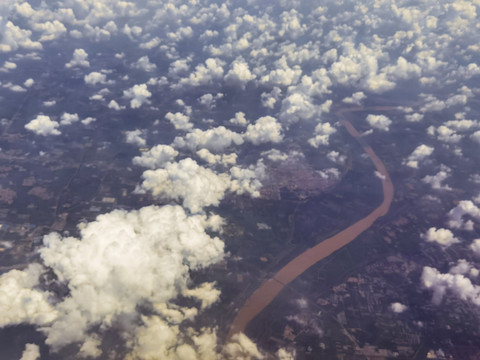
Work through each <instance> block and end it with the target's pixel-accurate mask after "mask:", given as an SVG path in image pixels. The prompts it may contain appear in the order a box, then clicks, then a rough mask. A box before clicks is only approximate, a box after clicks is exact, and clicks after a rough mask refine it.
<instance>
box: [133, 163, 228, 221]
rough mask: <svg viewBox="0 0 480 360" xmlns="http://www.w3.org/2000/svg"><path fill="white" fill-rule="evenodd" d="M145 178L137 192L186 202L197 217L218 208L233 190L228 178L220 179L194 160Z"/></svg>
mask: <svg viewBox="0 0 480 360" xmlns="http://www.w3.org/2000/svg"><path fill="white" fill-rule="evenodd" d="M142 177H143V182H142V183H141V185H140V186H139V187H137V190H136V191H137V192H142V191H149V192H151V193H152V194H153V196H156V197H161V198H167V199H173V200H179V199H183V202H182V203H183V206H184V207H186V208H187V209H189V210H190V211H192V212H193V213H197V212H199V211H201V210H202V209H203V208H204V207H206V206H210V205H215V206H216V205H218V204H219V203H220V200H222V199H223V196H224V194H225V191H226V190H228V188H229V186H230V179H229V177H228V176H227V175H224V174H221V175H217V174H215V173H214V172H213V171H211V170H209V169H206V168H204V167H202V166H199V165H198V164H197V163H196V162H195V161H194V160H192V159H190V158H186V159H183V160H180V161H179V162H178V163H177V162H175V163H167V164H166V165H165V168H164V169H157V170H147V171H145V172H144V173H143V175H142Z"/></svg>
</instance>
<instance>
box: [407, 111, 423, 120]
mask: <svg viewBox="0 0 480 360" xmlns="http://www.w3.org/2000/svg"><path fill="white" fill-rule="evenodd" d="M405 119H406V120H407V121H408V122H419V121H421V120H422V119H423V114H419V113H413V114H408V115H405Z"/></svg>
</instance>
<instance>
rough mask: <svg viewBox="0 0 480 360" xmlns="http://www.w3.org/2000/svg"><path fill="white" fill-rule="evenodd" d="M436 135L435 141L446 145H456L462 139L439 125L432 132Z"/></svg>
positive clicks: (452, 131)
mask: <svg viewBox="0 0 480 360" xmlns="http://www.w3.org/2000/svg"><path fill="white" fill-rule="evenodd" d="M434 132H435V133H436V134H437V139H438V140H439V141H442V142H446V143H453V144H454V143H458V142H459V141H460V140H461V139H462V135H459V134H457V133H456V132H455V130H452V129H450V128H449V127H447V126H445V125H441V126H439V127H438V128H436V129H435V131H434Z"/></svg>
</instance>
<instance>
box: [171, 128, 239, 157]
mask: <svg viewBox="0 0 480 360" xmlns="http://www.w3.org/2000/svg"><path fill="white" fill-rule="evenodd" d="M173 144H174V146H175V147H179V148H182V147H187V148H189V149H190V150H192V151H195V150H197V149H201V148H205V149H208V150H210V151H212V152H223V151H224V150H225V149H227V148H229V147H230V146H232V145H241V144H243V137H242V135H240V134H239V133H236V132H234V131H231V130H229V129H227V128H226V127H224V126H218V127H215V128H212V129H208V130H205V131H203V130H200V129H194V130H193V131H192V132H190V133H188V134H187V135H185V137H177V138H175V140H174V142H173Z"/></svg>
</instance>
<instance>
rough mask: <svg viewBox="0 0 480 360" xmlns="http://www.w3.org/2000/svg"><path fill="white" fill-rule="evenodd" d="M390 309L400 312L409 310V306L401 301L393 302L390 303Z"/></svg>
mask: <svg viewBox="0 0 480 360" xmlns="http://www.w3.org/2000/svg"><path fill="white" fill-rule="evenodd" d="M390 309H391V310H392V311H393V312H394V313H397V314H400V313H402V312H404V311H405V310H407V309H408V307H407V306H406V305H403V304H401V303H399V302H395V303H392V304H391V305H390Z"/></svg>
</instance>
